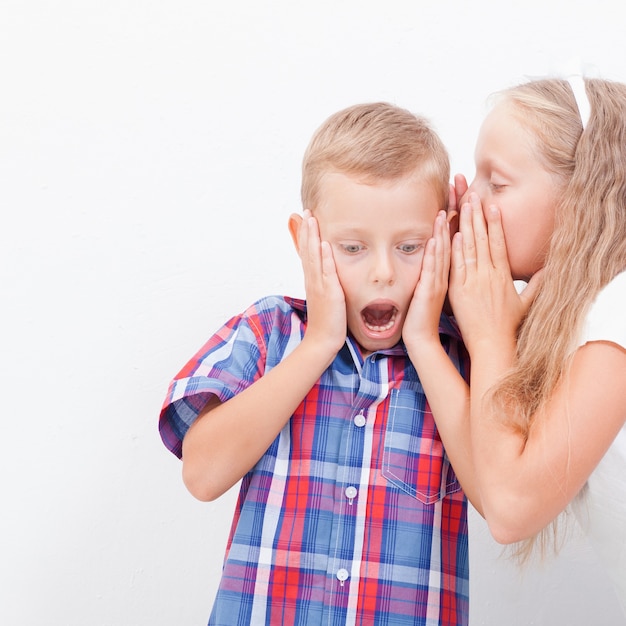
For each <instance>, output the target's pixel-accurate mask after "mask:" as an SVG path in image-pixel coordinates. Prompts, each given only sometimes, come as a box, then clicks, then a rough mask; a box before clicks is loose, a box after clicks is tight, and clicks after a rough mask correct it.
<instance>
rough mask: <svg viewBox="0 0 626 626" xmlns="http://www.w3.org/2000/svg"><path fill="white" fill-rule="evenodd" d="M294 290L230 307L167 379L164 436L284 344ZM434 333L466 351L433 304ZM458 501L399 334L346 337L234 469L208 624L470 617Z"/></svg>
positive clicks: (176, 443) (297, 309)
mask: <svg viewBox="0 0 626 626" xmlns="http://www.w3.org/2000/svg"><path fill="white" fill-rule="evenodd" d="M305 327H306V305H305V303H304V302H303V301H301V300H295V299H290V298H283V297H268V298H264V299H262V300H261V301H259V302H257V303H256V304H254V305H252V306H251V307H250V308H249V309H248V310H247V311H246V312H245V313H243V314H242V315H239V316H236V317H234V318H233V319H231V320H230V321H229V322H227V323H226V324H225V325H224V326H223V327H222V328H221V329H220V330H219V331H218V332H217V333H216V334H215V335H214V336H213V337H212V338H211V339H209V341H208V342H207V343H206V344H205V346H204V347H203V348H202V349H201V350H200V351H199V352H198V353H197V354H196V355H195V357H194V358H193V359H192V360H191V361H190V362H189V363H188V364H187V365H186V366H185V367H184V368H183V369H182V371H181V372H180V373H179V374H178V376H177V377H176V378H175V379H174V381H173V382H172V383H171V385H170V389H169V393H168V396H167V399H166V401H165V403H164V406H163V410H162V413H161V418H160V432H161V437H162V438H163V441H164V443H165V445H166V446H167V447H168V448H169V449H170V450H171V451H172V452H174V453H175V454H176V455H178V456H180V455H181V447H182V439H183V437H184V436H185V433H186V432H187V429H188V428H189V426H190V425H191V424H192V423H193V421H194V420H195V419H196V417H197V416H198V413H199V412H200V411H201V410H202V409H203V407H204V406H205V404H206V402H207V401H208V400H209V399H210V397H211V396H217V397H218V398H219V399H220V400H221V401H222V402H225V401H227V400H228V399H229V398H232V397H233V396H234V395H235V394H237V393H239V392H240V391H242V390H243V389H245V388H246V387H248V386H250V385H252V383H254V381H255V380H258V379H259V378H260V377H261V376H263V374H264V373H266V372H268V371H269V370H270V369H271V368H272V367H274V366H275V365H276V364H277V363H279V362H280V361H282V360H283V359H284V358H285V356H286V355H287V354H288V353H289V352H290V351H291V350H293V349H294V348H295V346H296V345H298V343H299V342H300V341H301V340H302V337H303V335H304V330H305ZM440 334H441V338H442V343H443V345H444V347H445V348H446V351H447V352H448V354H449V355H450V358H451V359H452V360H453V362H454V363H455V364H456V366H457V367H458V369H459V371H461V373H462V374H463V375H466V374H467V370H468V361H467V357H466V353H465V349H464V347H463V344H462V343H461V339H460V336H459V334H458V331H457V329H456V327H455V326H454V324H453V323H452V322H451V321H450V320H449V319H448V318H447V317H446V316H445V315H442V317H441V322H440ZM468 577H469V572H468V545H467V502H466V499H465V497H464V495H463V492H462V491H461V487H460V485H459V483H458V481H457V478H456V476H455V474H454V472H453V470H452V467H451V466H450V464H449V461H448V458H447V456H446V454H445V453H444V450H443V446H442V444H441V440H440V437H439V434H438V432H437V429H436V427H435V423H434V421H433V418H432V415H431V412H430V409H429V406H428V402H427V401H426V398H425V396H424V393H423V390H422V386H421V384H420V382H419V379H418V377H417V373H416V371H415V369H414V367H413V365H412V364H411V361H410V360H409V358H408V356H407V354H406V351H405V349H404V347H403V345H402V344H398V345H396V346H394V347H393V348H391V349H389V350H384V351H381V352H376V353H374V354H371V355H370V356H368V357H367V358H365V359H363V358H362V356H361V353H360V351H359V348H358V347H357V346H356V344H355V343H354V342H353V341H352V340H351V339H350V338H348V339H347V340H346V343H345V345H344V347H343V348H342V350H341V351H340V352H339V353H338V354H337V357H336V358H335V360H334V362H333V363H332V365H331V366H330V367H329V368H328V369H327V370H326V371H325V372H324V374H323V375H322V377H321V378H320V380H319V381H318V382H317V384H316V385H315V386H314V387H313V389H311V391H310V392H309V393H308V394H307V396H306V398H305V399H304V400H303V401H302V403H301V404H300V406H299V407H298V409H297V410H296V412H295V413H294V415H293V416H292V417H291V419H290V420H289V422H288V423H287V424H286V426H285V427H284V428H283V430H282V431H281V433H280V434H279V436H278V437H277V438H276V440H275V441H274V442H273V444H272V445H271V446H270V448H269V449H268V450H267V452H266V453H265V454H264V455H263V457H262V458H261V459H259V462H258V463H257V464H256V466H255V467H254V468H253V469H252V470H251V471H250V472H249V473H248V474H247V475H246V476H245V477H244V478H243V480H242V483H241V491H240V494H239V500H238V503H237V508H236V512H235V516H234V520H233V523H232V528H231V532H230V536H229V539H228V547H227V551H226V557H225V562H224V569H223V574H222V579H221V583H220V586H219V590H218V593H217V598H216V600H215V603H214V606H213V611H212V614H211V617H210V620H209V624H215V625H228V626H233V625H235V624H238V625H241V626H249V625H250V624H270V625H274V624H277V625H281V626H288V625H292V624H294V625H295V624H298V625H302V626H304V625H306V626H312V625H316V624H320V625H321V624H324V625H337V626H338V625H341V626H344V625H347V624H359V625H364V624H373V625H376V626H379V625H389V626H391V625H397V626H400V625H402V626H407V625H417V624H420V625H428V626H434V625H440V624H441V625H449V626H452V625H454V626H458V625H461V624H467V622H468V613H469V610H468V592H469V578H468Z"/></svg>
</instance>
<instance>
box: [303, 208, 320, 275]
mask: <svg viewBox="0 0 626 626" xmlns="http://www.w3.org/2000/svg"><path fill="white" fill-rule="evenodd" d="M305 221H306V223H307V251H308V262H309V266H310V267H311V268H312V269H316V270H319V269H321V265H322V258H321V247H320V244H321V242H320V234H319V228H318V225H317V220H316V219H315V218H314V217H313V216H312V215H308V216H307V218H306V220H305Z"/></svg>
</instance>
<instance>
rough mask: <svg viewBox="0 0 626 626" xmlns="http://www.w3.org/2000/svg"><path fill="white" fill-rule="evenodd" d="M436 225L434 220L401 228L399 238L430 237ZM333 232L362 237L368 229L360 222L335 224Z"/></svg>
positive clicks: (343, 235) (398, 233) (397, 234)
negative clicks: (430, 222) (361, 225)
mask: <svg viewBox="0 0 626 626" xmlns="http://www.w3.org/2000/svg"><path fill="white" fill-rule="evenodd" d="M433 226H434V222H433V223H432V224H426V223H424V224H422V225H420V226H418V227H409V228H405V229H404V230H399V231H398V232H396V233H395V234H396V236H397V237H398V238H405V237H407V238H411V237H417V238H421V237H427V238H430V237H431V236H432V229H433ZM331 229H332V231H333V234H334V235H335V236H342V237H348V236H354V237H360V236H362V235H364V234H367V233H366V229H364V228H362V227H360V226H359V225H358V224H345V225H342V224H335V225H334V226H333V227H331Z"/></svg>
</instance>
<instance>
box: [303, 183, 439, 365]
mask: <svg viewBox="0 0 626 626" xmlns="http://www.w3.org/2000/svg"><path fill="white" fill-rule="evenodd" d="M320 199H321V200H320V204H319V206H318V207H317V208H316V209H315V212H314V216H315V218H316V219H317V222H318V224H319V230H320V236H321V239H322V240H324V241H328V242H329V243H330V245H331V248H332V252H333V257H334V260H335V265H336V268H337V275H338V277H339V281H340V283H341V286H342V288H343V291H344V294H345V299H346V309H347V311H346V312H347V321H348V329H349V331H350V332H351V333H352V335H353V337H354V338H355V339H356V341H357V342H358V343H359V345H360V346H361V347H362V348H363V350H364V351H365V352H366V353H370V352H374V351H376V350H381V349H385V348H390V347H391V346H394V345H395V344H396V343H398V341H400V338H401V337H402V327H403V326H404V320H405V318H406V314H407V311H408V308H409V305H410V303H411V299H412V298H413V292H414V291H415V286H416V284H417V280H418V278H419V275H420V272H421V267H422V257H423V254H424V247H425V245H426V243H427V242H428V240H429V239H430V237H432V234H433V225H434V222H435V218H436V216H437V212H438V211H439V210H440V208H441V207H440V205H439V201H438V197H437V194H436V192H435V189H434V186H433V185H432V184H431V183H429V182H427V181H424V180H422V179H420V178H419V177H418V176H415V175H412V174H410V175H408V176H406V177H404V178H401V179H398V180H395V181H378V182H375V183H373V184H364V183H361V182H359V181H358V179H356V178H352V177H350V176H347V175H344V174H339V173H329V174H326V175H325V176H324V178H323V180H322V182H321V189H320Z"/></svg>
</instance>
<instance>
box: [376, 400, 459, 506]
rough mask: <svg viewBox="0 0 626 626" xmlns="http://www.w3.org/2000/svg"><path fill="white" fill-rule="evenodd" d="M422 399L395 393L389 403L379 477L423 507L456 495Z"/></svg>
mask: <svg viewBox="0 0 626 626" xmlns="http://www.w3.org/2000/svg"><path fill="white" fill-rule="evenodd" d="M424 405H425V400H424V396H423V395H422V394H421V393H419V392H416V391H412V390H399V389H394V390H392V392H391V396H390V400H389V416H388V418H387V427H386V430H385V444H384V452H383V468H382V473H383V476H384V477H385V479H386V480H387V481H388V482H390V483H392V484H393V485H395V486H396V487H398V488H399V489H402V491H404V492H406V493H408V494H409V495H411V496H413V497H414V498H416V499H417V500H419V501H420V502H423V503H424V504H434V503H435V502H437V501H439V500H441V499H442V498H444V497H445V496H446V495H448V494H451V493H454V492H456V491H459V490H460V489H461V485H460V484H459V481H458V480H457V478H456V475H455V474H454V470H453V469H452V466H451V465H450V461H449V460H448V456H447V455H446V453H445V452H444V449H443V444H442V443H441V438H440V436H439V432H438V431H437V427H436V426H435V421H434V420H433V416H432V414H431V413H430V411H424V409H423V407H424Z"/></svg>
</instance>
